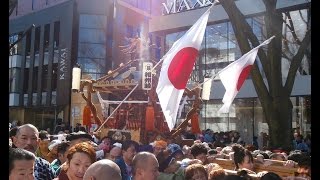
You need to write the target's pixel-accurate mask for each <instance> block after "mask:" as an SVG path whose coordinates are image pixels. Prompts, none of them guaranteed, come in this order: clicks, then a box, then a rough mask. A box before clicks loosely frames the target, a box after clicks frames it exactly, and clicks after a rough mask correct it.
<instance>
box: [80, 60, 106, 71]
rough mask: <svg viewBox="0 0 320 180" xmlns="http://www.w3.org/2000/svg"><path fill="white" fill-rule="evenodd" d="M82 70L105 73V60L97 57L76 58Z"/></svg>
mask: <svg viewBox="0 0 320 180" xmlns="http://www.w3.org/2000/svg"><path fill="white" fill-rule="evenodd" d="M78 63H79V64H80V66H81V70H82V71H83V72H94V73H105V68H104V67H105V66H106V63H105V60H104V59H97V58H78Z"/></svg>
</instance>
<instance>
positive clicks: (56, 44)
mask: <svg viewBox="0 0 320 180" xmlns="http://www.w3.org/2000/svg"><path fill="white" fill-rule="evenodd" d="M59 33H60V21H56V22H54V40H53V41H54V43H53V47H54V49H58V47H59V42H60V41H59V38H60V35H59Z"/></svg>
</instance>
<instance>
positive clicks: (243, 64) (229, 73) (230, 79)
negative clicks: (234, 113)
mask: <svg viewBox="0 0 320 180" xmlns="http://www.w3.org/2000/svg"><path fill="white" fill-rule="evenodd" d="M274 37H275V36H272V37H271V38H269V39H267V40H266V41H264V42H263V43H261V44H260V45H259V46H257V47H255V48H253V49H252V50H251V51H249V52H247V53H246V54H245V55H243V56H242V57H241V58H239V59H238V60H236V61H234V62H233V63H231V64H229V65H228V66H227V67H225V68H224V69H222V70H221V71H220V72H219V77H220V79H221V82H222V84H223V86H224V87H225V89H226V93H225V94H224V96H223V99H222V102H223V103H224V104H223V106H222V107H221V108H220V109H219V111H218V112H219V113H228V112H229V108H230V106H231V103H232V102H233V99H234V98H235V97H236V95H237V94H238V92H239V90H240V88H241V86H242V84H243V83H244V81H245V80H246V78H247V77H248V75H249V73H250V71H251V68H252V66H253V63H254V61H255V60H256V57H257V53H258V50H259V48H260V47H261V46H264V45H267V44H269V42H270V41H271V40H272V39H273V38H274Z"/></svg>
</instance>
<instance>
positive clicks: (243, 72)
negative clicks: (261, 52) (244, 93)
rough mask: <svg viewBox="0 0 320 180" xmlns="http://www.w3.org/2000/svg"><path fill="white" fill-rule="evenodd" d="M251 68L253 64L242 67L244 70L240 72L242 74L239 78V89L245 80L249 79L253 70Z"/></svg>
mask: <svg viewBox="0 0 320 180" xmlns="http://www.w3.org/2000/svg"><path fill="white" fill-rule="evenodd" d="M251 68H252V65H248V66H246V67H245V68H243V69H242V71H241V73H240V76H239V79H238V83H237V91H239V90H240V88H241V86H242V84H243V83H244V80H246V79H247V77H248V74H249V73H250V71H251Z"/></svg>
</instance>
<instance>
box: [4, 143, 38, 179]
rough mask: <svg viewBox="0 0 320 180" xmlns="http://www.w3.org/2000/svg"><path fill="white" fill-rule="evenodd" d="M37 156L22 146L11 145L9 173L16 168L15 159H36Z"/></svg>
mask: <svg viewBox="0 0 320 180" xmlns="http://www.w3.org/2000/svg"><path fill="white" fill-rule="evenodd" d="M35 159H36V156H35V155H34V154H33V153H32V152H29V151H27V150H24V149H21V148H10V147H9V175H10V173H11V171H12V169H13V168H14V161H16V160H35Z"/></svg>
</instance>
